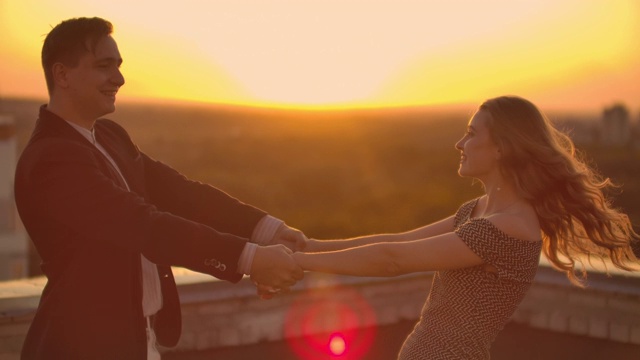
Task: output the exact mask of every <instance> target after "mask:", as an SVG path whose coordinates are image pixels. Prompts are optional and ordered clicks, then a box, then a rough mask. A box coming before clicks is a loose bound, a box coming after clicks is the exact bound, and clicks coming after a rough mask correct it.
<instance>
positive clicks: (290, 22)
mask: <svg viewBox="0 0 640 360" xmlns="http://www.w3.org/2000/svg"><path fill="white" fill-rule="evenodd" d="M77 16H101V17H103V18H106V19H108V20H110V21H111V22H112V23H113V24H114V26H115V33H114V38H115V39H116V41H117V42H118V44H119V46H120V52H121V53H122V55H123V57H124V64H123V67H122V71H123V73H124V75H125V78H126V80H127V83H126V84H125V86H124V87H123V88H122V89H121V92H120V94H119V99H120V101H122V100H125V99H128V100H132V99H139V98H161V99H178V100H196V101H207V102H217V103H229V104H249V105H260V106H292V107H320V108H327V107H378V106H405V105H429V104H447V103H458V102H471V103H478V102H481V101H482V100H484V99H486V98H489V97H493V96H497V95H502V94H516V95H521V96H524V97H527V98H529V99H531V100H532V101H534V102H536V103H538V104H539V105H540V106H542V107H547V108H553V109H571V110H597V111H599V110H600V109H601V108H602V107H604V106H608V105H610V104H612V103H614V102H623V103H625V104H626V105H627V106H629V107H630V108H631V109H632V111H633V112H634V113H637V111H638V110H640V85H639V84H640V41H638V39H640V1H636V0H588V1H582V0H530V1H524V0H518V1H513V0H487V1H464V0H451V1H445V0H441V1H429V0H424V1H417V0H415V1H409V0H386V1H383V0H377V1H376V0H315V1H311V0H288V1H284V0H216V1H207V0H200V1H196V0H181V1H174V2H171V3H169V2H166V1H157V0H138V1H131V0H127V1H124V0H110V1H94V0H56V1H39V0H0V33H1V34H3V40H2V42H1V43H0V97H41V98H43V97H45V96H46V89H45V84H44V80H43V77H42V71H41V68H40V63H39V61H40V60H39V55H40V47H41V45H42V40H43V39H44V35H45V34H46V33H47V32H48V31H49V29H50V28H51V26H54V25H56V24H57V23H59V22H60V21H61V20H63V19H66V18H69V17H77Z"/></svg>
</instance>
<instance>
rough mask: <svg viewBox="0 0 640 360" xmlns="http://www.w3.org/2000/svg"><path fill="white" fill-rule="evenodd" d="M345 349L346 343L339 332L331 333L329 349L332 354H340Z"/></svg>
mask: <svg viewBox="0 0 640 360" xmlns="http://www.w3.org/2000/svg"><path fill="white" fill-rule="evenodd" d="M346 350H347V344H346V343H345V341H344V338H343V337H342V335H340V334H333V335H331V339H330V340H329V351H330V352H331V354H332V355H337V356H340V355H342V354H344V353H345V351H346Z"/></svg>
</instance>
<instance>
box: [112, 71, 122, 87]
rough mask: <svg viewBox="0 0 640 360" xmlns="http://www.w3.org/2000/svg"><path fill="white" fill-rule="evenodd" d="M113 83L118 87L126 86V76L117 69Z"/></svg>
mask: <svg viewBox="0 0 640 360" xmlns="http://www.w3.org/2000/svg"><path fill="white" fill-rule="evenodd" d="M111 81H112V82H113V83H114V84H116V85H118V86H122V85H124V76H123V75H122V72H121V71H120V69H116V71H115V73H114V74H113V76H112V77H111Z"/></svg>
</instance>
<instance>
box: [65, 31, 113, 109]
mask: <svg viewBox="0 0 640 360" xmlns="http://www.w3.org/2000/svg"><path fill="white" fill-rule="evenodd" d="M120 64H122V57H121V56H120V52H119V51H118V45H117V44H116V42H115V40H113V38H112V37H111V36H105V37H103V38H102V39H100V41H98V43H97V44H96V46H95V48H94V51H93V52H87V53H85V54H84V55H82V57H80V59H79V61H78V66H76V67H74V68H70V69H68V72H67V79H68V87H67V89H66V90H67V94H68V96H69V97H70V101H71V102H72V104H73V106H74V107H75V109H76V111H77V112H78V113H79V114H80V115H82V116H83V117H85V118H87V119H91V120H95V119H97V118H99V117H100V116H103V115H105V114H108V113H112V112H114V111H115V109H116V108H115V102H116V93H117V92H118V89H119V88H120V86H122V85H123V84H124V77H123V76H122V73H120Z"/></svg>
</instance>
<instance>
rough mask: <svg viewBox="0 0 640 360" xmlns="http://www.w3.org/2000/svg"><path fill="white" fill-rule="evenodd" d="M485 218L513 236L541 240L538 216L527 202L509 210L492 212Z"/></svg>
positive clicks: (534, 240) (521, 238) (528, 239)
mask: <svg viewBox="0 0 640 360" xmlns="http://www.w3.org/2000/svg"><path fill="white" fill-rule="evenodd" d="M487 220H488V221H490V222H491V223H492V224H493V225H494V226H495V227H496V228H498V229H499V230H500V231H502V232H503V233H505V234H507V235H509V236H511V237H513V238H516V239H520V240H526V241H533V242H536V241H541V240H542V232H541V229H540V222H539V221H538V216H537V215H536V212H535V210H534V209H533V207H531V206H530V205H528V204H523V205H521V206H517V207H514V208H513V209H512V210H511V211H509V212H503V213H497V214H493V215H491V216H489V217H487Z"/></svg>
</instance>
